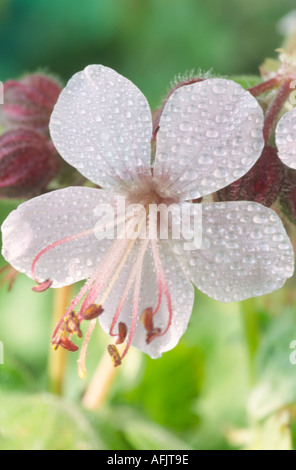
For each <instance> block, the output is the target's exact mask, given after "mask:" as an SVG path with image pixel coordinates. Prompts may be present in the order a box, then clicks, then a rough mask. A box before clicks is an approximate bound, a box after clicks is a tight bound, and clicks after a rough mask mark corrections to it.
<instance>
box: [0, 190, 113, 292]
mask: <svg viewBox="0 0 296 470" xmlns="http://www.w3.org/2000/svg"><path fill="white" fill-rule="evenodd" d="M111 202H112V194H110V193H109V192H108V191H104V190H100V189H94V188H80V187H69V188H66V189H60V190H58V191H53V192H51V193H48V194H45V195H42V196H39V197H37V198H34V199H31V200H30V201H27V202H25V203H23V204H21V205H20V206H19V207H18V208H17V210H15V211H13V212H11V213H10V214H9V216H8V217H7V219H6V220H5V221H4V223H3V225H2V235H3V250H2V254H3V256H4V258H5V259H6V260H7V261H8V262H9V263H10V264H11V265H12V266H13V267H14V268H15V269H17V270H18V271H21V272H23V273H25V274H27V275H28V276H29V277H33V276H32V270H31V268H32V263H33V260H34V259H35V257H36V256H37V255H38V253H40V252H41V251H42V250H43V249H44V248H46V247H47V246H49V245H51V244H52V243H54V242H56V241H58V240H61V239H63V238H65V237H68V236H71V235H75V234H79V233H81V232H85V231H89V232H90V233H89V234H88V235H84V236H81V237H77V238H76V239H73V240H71V241H67V242H65V243H63V244H61V245H59V246H56V247H54V248H52V249H50V250H49V251H47V252H46V253H45V254H44V255H43V256H41V257H40V259H39V260H38V261H37V263H36V270H35V273H36V277H37V280H38V281H39V282H43V281H45V280H47V279H51V280H52V281H54V282H53V287H61V286H63V285H69V284H72V283H74V282H77V281H79V280H81V279H85V278H87V277H88V276H89V275H90V274H91V273H92V271H93V270H94V268H95V267H96V266H97V264H98V262H99V260H100V259H101V258H102V256H103V255H104V254H105V251H106V249H107V247H108V245H109V244H110V243H111V242H112V240H101V241H99V240H98V239H97V238H96V237H95V235H94V233H93V230H92V229H93V228H94V227H95V225H96V223H98V216H96V215H95V212H94V210H95V208H96V207H97V206H98V205H99V204H102V203H110V204H111Z"/></svg>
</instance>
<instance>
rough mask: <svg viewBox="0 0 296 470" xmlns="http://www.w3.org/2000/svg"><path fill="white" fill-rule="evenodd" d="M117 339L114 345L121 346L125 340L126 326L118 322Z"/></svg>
mask: <svg viewBox="0 0 296 470" xmlns="http://www.w3.org/2000/svg"><path fill="white" fill-rule="evenodd" d="M118 331H119V333H118V338H117V340H116V344H122V343H123V342H124V340H125V338H126V335H127V326H126V324H125V323H123V322H119V325H118Z"/></svg>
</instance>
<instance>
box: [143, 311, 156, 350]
mask: <svg viewBox="0 0 296 470" xmlns="http://www.w3.org/2000/svg"><path fill="white" fill-rule="evenodd" d="M141 320H142V323H143V325H144V328H145V330H146V331H147V334H146V343H147V344H149V343H151V341H152V340H153V339H155V338H156V337H157V336H159V335H160V333H161V329H160V328H154V325H153V310H152V308H151V307H147V308H145V310H144V312H143V313H142V315H141Z"/></svg>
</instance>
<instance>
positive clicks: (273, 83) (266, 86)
mask: <svg viewBox="0 0 296 470" xmlns="http://www.w3.org/2000/svg"><path fill="white" fill-rule="evenodd" d="M279 83H280V82H279V78H278V77H273V78H271V79H270V80H266V81H265V82H261V83H258V85H254V86H252V87H251V88H249V89H248V91H249V92H250V93H251V95H253V96H259V95H262V94H263V93H266V92H267V91H270V90H273V89H274V88H276V87H277V86H278V85H279Z"/></svg>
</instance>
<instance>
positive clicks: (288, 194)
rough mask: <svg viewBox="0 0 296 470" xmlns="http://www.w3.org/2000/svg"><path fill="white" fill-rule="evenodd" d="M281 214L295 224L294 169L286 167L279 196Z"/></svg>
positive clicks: (295, 193)
mask: <svg viewBox="0 0 296 470" xmlns="http://www.w3.org/2000/svg"><path fill="white" fill-rule="evenodd" d="M280 207H281V210H282V212H283V214H284V215H285V216H286V217H287V218H288V219H289V220H290V222H292V223H293V224H295V225H296V170H292V169H290V168H289V169H287V173H286V178H285V180H284V184H283V189H282V191H281V197H280Z"/></svg>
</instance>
